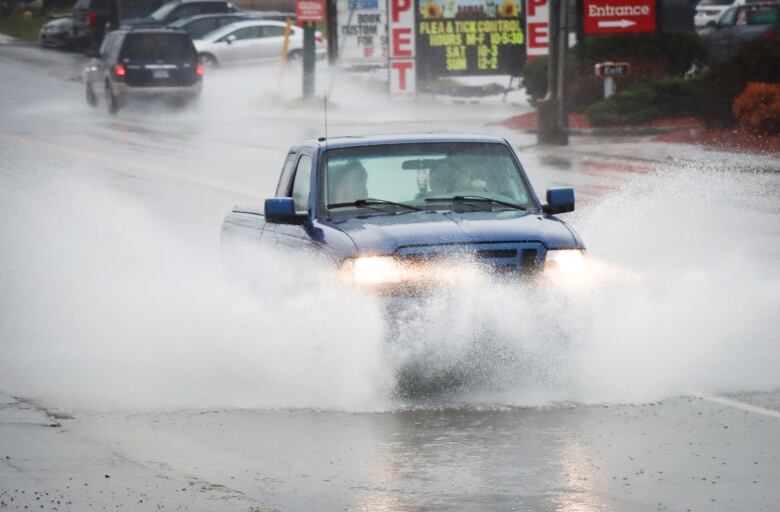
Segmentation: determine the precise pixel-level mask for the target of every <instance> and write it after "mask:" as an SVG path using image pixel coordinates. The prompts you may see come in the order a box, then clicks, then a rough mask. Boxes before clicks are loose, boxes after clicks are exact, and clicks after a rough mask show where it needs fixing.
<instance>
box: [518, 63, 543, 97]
mask: <svg viewBox="0 0 780 512" xmlns="http://www.w3.org/2000/svg"><path fill="white" fill-rule="evenodd" d="M520 76H521V77H522V78H523V86H524V87H525V92H526V94H528V97H529V98H530V99H531V103H532V104H535V103H536V100H539V99H541V98H544V96H545V94H547V57H544V56H543V57H537V58H535V59H534V60H531V61H528V62H526V64H525V66H523V70H522V71H521V73H520Z"/></svg>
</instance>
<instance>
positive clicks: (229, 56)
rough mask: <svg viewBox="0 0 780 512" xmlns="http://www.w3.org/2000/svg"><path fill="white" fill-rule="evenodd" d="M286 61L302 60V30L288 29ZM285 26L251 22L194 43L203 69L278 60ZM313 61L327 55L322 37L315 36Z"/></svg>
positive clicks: (232, 26)
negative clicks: (315, 57) (314, 56)
mask: <svg viewBox="0 0 780 512" xmlns="http://www.w3.org/2000/svg"><path fill="white" fill-rule="evenodd" d="M290 30H291V32H290V39H289V42H288V47H287V48H288V49H287V51H288V54H287V55H288V59H290V60H296V59H299V58H301V57H302V56H303V29H302V28H300V27H297V26H294V25H293V26H291V27H290ZM284 31H285V24H284V23H283V22H280V21H266V20H252V21H242V22H238V23H233V24H231V25H227V26H225V27H222V28H220V29H217V30H215V31H214V32H211V33H209V34H206V35H205V36H203V38H202V39H199V40H197V41H195V48H196V49H197V50H198V54H199V55H200V58H201V61H202V62H203V65H204V66H206V67H207V68H208V67H216V66H223V65H230V64H250V63H255V62H263V61H269V60H275V59H278V58H279V56H280V55H281V53H282V47H283V45H284ZM315 41H316V42H315V44H316V55H317V58H324V57H325V56H326V53H327V48H326V47H325V43H324V40H323V38H322V34H321V33H319V32H317V33H316V35H315Z"/></svg>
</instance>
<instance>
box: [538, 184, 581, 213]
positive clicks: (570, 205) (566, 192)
mask: <svg viewBox="0 0 780 512" xmlns="http://www.w3.org/2000/svg"><path fill="white" fill-rule="evenodd" d="M542 210H543V211H544V213H549V214H555V213H566V212H573V211H574V189H573V188H570V187H563V188H548V189H547V204H545V205H543V206H542Z"/></svg>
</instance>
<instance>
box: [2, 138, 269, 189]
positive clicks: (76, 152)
mask: <svg viewBox="0 0 780 512" xmlns="http://www.w3.org/2000/svg"><path fill="white" fill-rule="evenodd" d="M0 138H3V139H7V140H13V141H16V142H20V143H23V144H29V143H33V144H35V145H36V146H38V147H43V148H46V149H49V150H52V151H59V152H61V153H65V154H69V155H71V156H75V157H81V158H88V159H90V160H93V161H103V162H110V163H113V164H119V165H124V166H128V167H132V168H135V169H136V170H138V171H141V172H145V173H149V174H156V175H158V176H163V177H166V178H169V179H173V180H179V181H183V182H186V183H189V184H192V185H201V186H205V187H209V188H214V189H217V190H222V191H224V192H230V193H233V194H241V195H243V196H247V197H251V198H255V199H258V198H259V199H262V198H263V197H265V196H263V195H262V194H260V193H258V192H255V191H253V190H249V189H246V188H243V187H236V186H233V185H230V184H229V183H225V182H222V181H219V180H214V179H211V178H207V177H204V176H195V175H190V174H186V173H183V172H181V171H177V170H174V169H169V168H167V167H162V166H160V165H149V164H144V163H142V162H139V161H137V160H132V159H130V158H124V157H119V156H110V155H103V154H100V153H97V152H95V151H89V150H86V149H78V148H72V147H68V146H63V145H60V144H54V143H51V142H45V141H42V140H39V139H36V138H34V137H31V136H21V135H16V134H13V133H5V132H0Z"/></svg>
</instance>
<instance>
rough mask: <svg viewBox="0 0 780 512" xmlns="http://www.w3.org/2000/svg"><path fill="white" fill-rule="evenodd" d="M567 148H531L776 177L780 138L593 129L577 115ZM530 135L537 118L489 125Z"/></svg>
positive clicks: (695, 127)
mask: <svg viewBox="0 0 780 512" xmlns="http://www.w3.org/2000/svg"><path fill="white" fill-rule="evenodd" d="M569 123H570V130H569V134H570V139H569V145H568V146H544V145H538V146H537V145H536V144H526V145H523V146H521V147H524V148H530V147H536V148H538V149H539V150H540V151H541V152H547V153H551V154H552V153H554V154H556V155H559V156H569V157H574V156H580V157H594V158H602V159H603V158H606V159H619V160H624V161H626V160H628V161H633V162H638V163H642V162H644V163H648V164H668V163H685V162H688V163H694V164H699V165H700V164H702V163H704V164H710V163H726V164H728V165H729V166H731V167H732V168H737V169H753V170H755V169H756V168H759V169H761V170H769V171H775V172H780V136H778V135H774V136H769V137H759V136H756V135H752V134H746V133H744V132H742V131H739V130H722V131H710V130H705V129H704V128H703V127H702V125H701V123H700V122H699V121H698V120H696V119H693V118H681V119H670V120H659V121H656V122H653V123H648V124H647V125H645V126H628V127H606V128H595V127H593V126H591V125H590V124H589V123H588V122H587V119H585V117H584V116H582V115H580V114H572V115H570V117H569ZM491 124H496V125H500V126H503V127H505V128H509V129H511V130H513V131H516V132H520V133H523V134H526V136H528V134H535V133H536V129H537V116H536V112H529V113H525V114H520V115H517V116H513V117H510V118H508V119H504V120H502V121H499V122H496V123H491Z"/></svg>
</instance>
